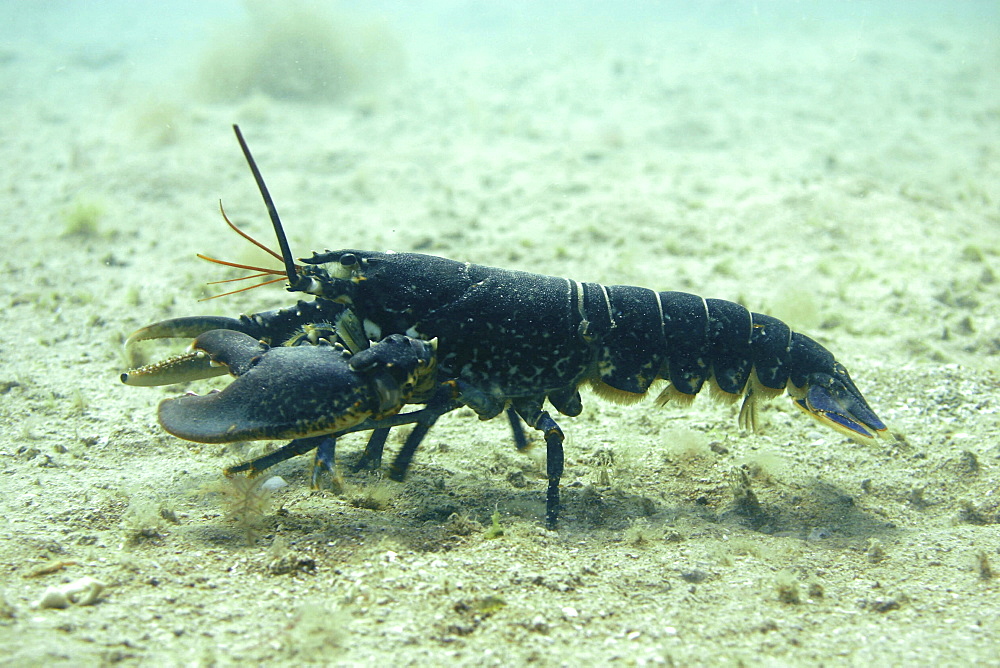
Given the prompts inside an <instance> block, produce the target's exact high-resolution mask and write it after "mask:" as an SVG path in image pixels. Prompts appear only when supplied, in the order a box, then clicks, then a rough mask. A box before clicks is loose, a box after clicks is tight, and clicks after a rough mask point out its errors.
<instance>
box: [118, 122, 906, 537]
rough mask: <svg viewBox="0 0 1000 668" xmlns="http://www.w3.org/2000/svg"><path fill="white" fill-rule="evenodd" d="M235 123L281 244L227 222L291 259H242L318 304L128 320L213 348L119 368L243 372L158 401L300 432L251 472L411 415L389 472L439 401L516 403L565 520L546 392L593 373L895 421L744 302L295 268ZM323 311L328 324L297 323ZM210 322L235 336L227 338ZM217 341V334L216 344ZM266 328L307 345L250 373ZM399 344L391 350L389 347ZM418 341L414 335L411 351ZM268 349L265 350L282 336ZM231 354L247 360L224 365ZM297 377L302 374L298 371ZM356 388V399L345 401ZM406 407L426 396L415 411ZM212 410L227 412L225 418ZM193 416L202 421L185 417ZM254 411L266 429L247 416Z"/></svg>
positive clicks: (489, 409)
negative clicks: (233, 315)
mask: <svg viewBox="0 0 1000 668" xmlns="http://www.w3.org/2000/svg"><path fill="white" fill-rule="evenodd" d="M233 128H234V131H235V132H236V136H237V140H238V141H239V144H240V147H241V149H242V150H243V154H244V157H245V158H246V160H247V163H248V164H249V166H250V170H251V172H252V173H253V175H254V179H255V180H256V182H257V186H258V188H259V190H260V192H261V196H262V197H263V199H264V202H265V205H266V206H267V209H268V213H269V216H270V218H271V222H272V225H273V228H274V231H275V235H276V236H277V240H278V245H279V248H280V253H278V252H275V251H270V250H269V249H267V248H266V247H265V246H264V245H263V244H261V243H260V242H257V241H256V240H254V239H252V238H250V237H249V236H248V235H246V234H245V233H243V232H242V231H240V230H239V229H238V228H236V226H235V225H233V224H232V223H231V222H230V221H229V220H228V218H226V222H227V223H228V224H229V225H230V227H232V228H233V229H234V230H236V231H237V232H238V233H239V234H241V235H243V236H244V237H245V238H247V239H249V240H250V241H252V242H253V243H255V244H257V245H258V246H260V247H262V248H265V250H268V252H271V253H272V255H274V256H275V257H276V258H278V259H280V261H281V262H282V263H283V265H284V271H277V270H266V269H259V268H256V267H242V268H244V269H252V270H257V271H260V272H261V273H259V274H255V276H256V277H259V276H262V275H265V274H276V275H277V276H278V278H274V279H271V280H268V281H266V282H265V283H262V284H266V283H270V282H275V281H279V280H287V290H288V291H290V292H296V293H303V294H307V295H311V296H312V297H314V301H312V302H300V303H299V304H298V306H297V307H295V308H294V309H291V310H279V311H274V312H268V313H266V314H258V315H256V316H242V317H241V318H240V319H239V320H235V319H229V318H198V317H194V318H179V319H175V320H173V321H169V320H168V321H164V322H161V323H157V324H154V325H151V326H149V327H147V328H144V329H142V330H139V332H136V333H135V334H133V335H132V336H131V337H130V338H129V340H128V342H127V344H126V345H127V346H131V345H134V344H135V343H136V342H138V341H140V340H144V339H148V338H160V337H168V336H198V337H199V338H198V339H196V344H195V348H196V349H199V350H200V351H201V352H200V354H202V355H204V354H206V345H207V346H208V348H209V349H207V355H208V358H209V362H208V364H206V363H205V361H204V360H199V359H196V358H197V354H194V353H193V354H191V355H189V356H188V357H187V358H185V359H184V360H182V363H181V365H180V366H181V367H183V368H182V369H181V370H178V369H179V368H180V367H179V366H178V364H177V363H170V364H166V365H152V366H150V367H145V368H143V369H140V370H138V371H135V372H130V373H128V374H123V376H122V379H123V381H125V382H127V383H130V384H164V383H169V382H177V381H178V380H182V379H184V380H186V379H192V378H197V377H203V375H204V374H207V373H208V372H209V369H210V365H211V364H212V363H216V364H218V363H220V362H221V363H222V364H223V365H224V366H226V368H228V369H229V370H230V371H231V372H234V375H237V376H238V378H237V381H236V382H235V383H234V384H233V386H230V387H229V388H226V390H223V391H222V392H221V393H219V397H220V399H219V400H216V401H215V403H214V404H212V405H211V406H209V404H207V403H199V400H200V401H201V402H204V401H205V398H190V399H186V398H181V399H167V400H165V401H164V402H163V404H161V407H160V422H161V424H163V426H164V427H165V428H166V429H167V431H170V432H171V433H174V434H176V435H178V436H180V437H182V438H187V439H190V440H199V441H202V440H208V441H209V442H219V441H234V440H242V439H247V438H265V437H267V438H271V437H273V438H288V437H290V438H293V439H295V440H293V441H292V442H291V443H289V444H288V445H286V446H285V447H284V448H281V449H279V450H278V451H276V452H274V453H271V455H267V456H265V457H262V458H259V459H257V460H254V461H253V462H248V463H246V464H241V465H238V466H235V467H230V469H228V470H227V473H235V472H240V471H247V472H250V473H257V472H259V471H261V470H263V469H265V468H267V467H268V466H271V465H273V464H274V463H276V462H278V461H282V460H284V459H288V458H290V457H292V456H295V455H298V454H302V453H305V452H309V451H310V450H312V449H317V457H316V465H315V466H314V468H313V481H314V483H315V480H316V475H317V470H318V469H320V468H328V469H329V468H331V466H332V463H331V462H332V452H333V445H332V443H333V442H335V440H336V438H337V437H339V436H340V435H342V434H345V433H350V432H353V431H363V430H371V431H372V436H371V438H370V440H369V443H368V445H367V446H366V448H365V453H364V455H363V457H362V462H365V463H368V464H371V463H373V462H375V463H379V462H380V461H381V454H382V446H383V444H384V442H385V436H386V434H387V433H388V430H389V429H390V428H393V427H396V426H400V425H403V424H414V425H415V426H414V428H413V430H412V431H411V433H410V434H409V436H408V437H407V439H406V441H405V443H404V445H403V447H402V448H401V450H400V451H399V453H398V454H397V457H396V459H395V461H394V462H393V464H392V466H391V468H390V477H391V478H393V479H396V480H402V479H403V478H404V476H405V474H406V471H407V468H408V467H409V465H410V462H411V461H412V458H413V456H414V454H415V452H416V450H417V447H418V446H419V444H420V442H421V441H422V439H423V438H424V436H425V435H426V434H427V432H428V430H429V429H430V428H431V427H432V426H433V424H434V423H435V422H436V421H437V419H438V418H439V417H440V416H441V415H444V414H445V413H447V412H449V411H452V410H454V409H456V408H458V407H460V406H466V407H469V408H471V409H472V410H473V411H474V412H475V413H476V414H477V415H478V417H479V418H480V419H481V420H488V419H491V418H494V417H496V416H498V415H499V414H500V413H502V412H506V414H507V416H508V418H509V420H510V422H511V425H512V427H513V431H514V439H515V442H516V444H517V445H518V447H523V446H524V445H525V443H526V438H525V437H524V434H523V431H522V429H521V421H522V420H523V421H524V422H525V423H526V424H527V425H528V426H529V427H531V428H533V429H535V430H537V431H540V432H541V433H542V434H543V437H544V440H545V444H546V476H547V487H546V511H545V518H546V524H547V526H548V527H550V528H554V527H555V526H556V522H557V519H558V515H559V509H560V499H559V484H560V479H561V477H562V474H563V463H564V455H563V441H564V434H563V431H562V429H561V428H560V426H559V425H558V424H557V422H556V421H555V420H554V419H553V418H552V416H551V415H550V413H549V412H548V411H546V410H545V409H544V406H543V404H544V402H545V401H546V400H547V401H548V403H549V404H550V405H551V406H552V407H553V408H555V410H556V411H558V412H559V413H561V414H563V415H566V416H569V417H574V416H577V415H579V414H580V412H581V411H582V409H583V405H582V400H581V397H580V392H579V389H580V387H581V386H585V385H589V386H590V387H591V388H592V389H593V390H594V391H595V393H596V394H598V395H599V396H602V397H605V398H609V399H612V400H617V401H621V402H626V403H629V402H633V401H637V400H640V399H642V398H643V397H644V396H646V394H647V392H648V391H649V389H650V388H651V387H652V386H653V384H654V383H656V382H658V381H666V387H665V389H663V390H662V391H661V392H660V393H659V395H658V397H657V403H658V404H659V405H663V404H666V403H667V402H668V401H679V402H684V403H687V402H690V401H692V400H693V399H694V396H695V395H696V394H698V392H700V391H701V389H702V388H703V387H705V386H706V384H707V385H708V386H710V387H712V388H713V390H714V394H715V395H716V396H717V397H719V398H721V399H723V400H727V401H730V402H736V401H739V400H742V405H741V408H740V411H739V419H738V422H739V426H740V427H741V428H742V429H746V430H750V431H753V430H756V429H757V405H758V401H759V400H760V399H768V398H773V397H776V396H778V395H780V394H782V393H784V392H787V393H788V394H789V395H790V397H791V399H792V402H793V404H794V405H795V406H796V407H798V408H799V409H801V410H802V411H804V412H805V413H806V414H807V415H809V416H811V417H812V418H814V419H816V420H817V421H818V422H820V423H822V424H824V425H826V426H827V427H831V428H833V429H834V430H836V431H838V432H840V433H841V434H844V435H846V436H848V437H850V438H852V439H854V440H856V441H859V442H863V443H865V442H871V441H873V440H874V439H876V438H878V437H879V436H881V435H883V434H884V433H885V432H886V431H887V428H886V426H885V424H884V423H883V422H882V421H881V420H880V419H879V418H878V416H877V415H876V414H875V413H874V411H873V410H872V409H871V408H870V407H869V405H868V403H867V402H866V401H865V398H864V397H863V395H862V394H861V392H860V390H858V388H857V386H856V385H855V384H854V382H853V381H852V380H851V377H850V374H849V373H848V371H847V369H846V368H845V367H844V366H843V365H842V364H840V363H839V362H838V361H837V360H836V359H835V358H834V356H833V354H832V353H830V352H829V351H828V350H827V349H826V348H824V347H823V346H822V345H820V344H819V343H817V342H816V341H814V340H813V339H811V338H809V337H808V336H805V335H803V334H800V333H798V332H793V331H792V330H791V329H790V328H789V326H788V325H786V324H785V323H784V322H782V321H780V320H778V319H777V318H773V317H770V316H767V315H762V314H759V313H751V312H750V311H748V310H747V309H746V308H744V307H743V306H741V305H739V304H736V303H734V302H729V301H724V300H720V299H704V298H702V297H699V296H696V295H692V294H687V293H683V292H656V291H653V290H650V289H647V288H641V287H633V286H625V285H610V286H604V285H601V284H598V283H587V282H583V283H582V282H579V281H574V280H570V279H566V278H558V277H553V276H545V275H542V274H535V273H530V272H525V271H515V270H510V269H501V268H496V267H487V266H483V265H477V264H472V263H468V262H458V261H455V260H450V259H447V258H443V257H437V256H431V255H423V254H418V253H396V252H391V251H390V252H376V251H366V250H354V249H345V250H336V251H331V250H326V251H324V252H322V253H316V252H314V253H313V255H312V256H311V257H308V258H302V259H300V260H299V262H301V263H302V264H296V262H295V261H293V260H292V254H291V251H290V249H289V247H288V242H287V239H286V238H285V234H284V230H283V227H282V225H281V221H280V219H279V217H278V214H277V210H276V208H275V206H274V203H273V201H272V199H271V197H270V194H269V192H268V190H267V187H266V185H265V183H264V180H263V178H262V176H261V174H260V171H259V169H258V167H257V164H256V162H255V161H254V159H253V157H252V155H251V153H250V150H249V147H248V146H247V144H246V142H245V140H244V139H243V136H242V133H241V132H240V130H239V128H238V127H237V126H233ZM223 217H225V213H224V212H223ZM202 257H203V258H204V259H208V260H211V261H213V262H219V263H221V264H229V265H230V266H240V265H232V263H226V262H224V261H219V260H215V259H213V258H207V257H205V256H202ZM248 278H249V277H248ZM227 294H228V293H227ZM317 325H321V330H322V333H321V335H319V336H318V335H316V334H315V333H314V334H313V335H312V337H311V338H310V336H309V335H306V334H303V331H305V330H308V329H309V328H310V327H315V326H317ZM216 329H222V330H226V331H229V332H230V333H229V334H226V335H219V336H216V335H215V334H213V330H216ZM233 332H235V333H236V334H239V335H240V336H239V337H237V336H236V335H235V334H233ZM362 332H363V333H362ZM210 335H211V336H210ZM206 337H208V338H209V339H212V340H211V341H209V342H207V344H206V342H205V341H203V339H205V338H206ZM324 337H325V338H324ZM216 338H218V339H219V340H218V341H216V340H214V339H216ZM254 338H261V339H265V340H272V339H273V340H277V341H278V343H279V344H284V343H287V342H291V343H309V344H313V345H305V346H303V345H294V346H291V349H292V351H293V352H292V353H289V354H287V362H283V363H282V364H279V365H266V368H263V365H261V364H258V365H257V366H256V367H255V368H254V369H253V370H250V371H246V370H245V368H244V367H245V361H246V360H244V359H243V358H244V357H246V355H248V354H249V355H250V356H251V357H252V356H253V354H252V353H245V352H244V348H253V346H251V345H250V344H249V342H248V341H247V340H246V339H251V340H253V339H254ZM237 339H238V340H237ZM318 339H323V340H325V341H326V343H325V347H327V348H333V349H337V346H340V347H341V348H343V350H342V351H341V358H342V361H341V362H339V363H332V364H330V365H329V366H331V367H332V368H333V369H335V371H331V372H329V375H328V370H327V367H325V366H314V364H315V362H314V360H313V358H312V356H307V355H306V354H305V353H304V352H300V351H304V350H308V349H309V348H310V347H315V345H314V344H315V343H316V340H318ZM331 341H332V342H333V344H331V343H330V342H331ZM369 342H371V343H370V345H369ZM389 342H392V345H393V350H392V352H391V353H390V351H389V350H383V349H382V347H383V346H385V345H386V344H387V343H389ZM406 342H409V343H408V345H409V349H406V350H405V352H404V348H405V346H406V345H407V344H406ZM426 342H434V345H433V347H432V349H431V350H428V349H424V348H422V347H421V345H420V344H422V343H424V344H426ZM199 347H200V348H199ZM265 347H266V346H265ZM280 347H287V346H280ZM349 349H353V350H349ZM234 351H235V352H234ZM257 352H258V353H260V354H258V357H260V358H261V359H263V360H267V359H268V357H267V356H269V355H275V353H276V352H277V349H268V350H267V351H263V349H259V350H258V351H257ZM345 354H346V355H347V357H344V355H345ZM363 354H365V355H367V356H368V357H369V358H370V359H371V360H374V361H376V362H378V363H381V364H382V366H383V367H386V366H388V367H389V368H392V366H393V365H402V366H403V367H405V369H407V370H408V371H407V373H404V374H403V376H406V378H405V379H404V381H405V382H402V383H399V381H395V380H394V381H392V382H394V383H398V384H397V385H396V386H395V387H396V389H395V390H394V391H392V392H388V393H386V392H381V391H379V390H378V389H377V388H376V389H373V386H372V384H371V383H370V382H369V380H368V378H367V377H366V376H367V373H368V372H366V371H364V370H363V367H364V365H355V364H354V363H353V361H352V360H356V359H357V357H358V356H361V355H363ZM232 357H236V358H240V359H237V360H236V361H230V360H229V359H228V358H232ZM241 362H242V363H241ZM234 368H235V371H234ZM213 373H214V371H213ZM241 374H245V375H241ZM253 374H256V376H253ZM407 374H409V375H407ZM286 375H287V378H289V379H290V378H292V377H296V378H299V377H301V378H302V379H303V380H304V382H302V381H299V380H296V381H294V382H293V381H291V380H287V379H286ZM251 377H253V378H254V379H257V380H258V382H259V381H260V380H264V379H267V380H268V381H269V382H270V383H271V385H269V386H267V389H262V390H260V391H263V392H265V393H274V395H275V396H276V397H279V398H280V399H281V402H280V403H282V405H290V404H294V403H296V402H299V401H302V402H306V403H308V404H309V406H310V410H311V411H313V413H314V414H311V415H310V417H311V418H318V417H320V416H322V417H323V420H316V419H314V420H313V422H314V423H321V424H322V428H321V429H319V430H317V429H313V428H309V429H305V428H302V429H296V428H294V427H293V428H290V429H288V428H281V429H277V428H270V425H271V424H272V423H274V424H277V423H282V424H284V423H283V422H282V418H281V417H280V416H278V415H276V414H274V413H273V411H272V409H271V407H270V404H271V402H270V401H269V399H268V397H262V396H259V395H258V394H256V393H255V392H259V391H248V390H247V389H244V387H242V386H241V387H236V388H235V390H234V386H235V385H237V384H238V383H240V381H242V380H243V379H244V378H251ZM244 385H245V387H246V388H249V387H250V385H249V384H244ZM404 386H405V387H406V389H403V387H404ZM366 388H367V389H366ZM236 390H238V391H236ZM366 392H367V394H366ZM348 396H350V397H352V398H354V402H348V400H347V399H346V398H345V397H348ZM324 401H326V402H327V403H326V404H325V406H324V405H323V402H324ZM182 402H184V403H182ZM356 402H360V403H364V404H365V405H366V406H371V405H373V404H380V408H381V410H357V409H354V408H352V407H353V406H354V403H356ZM196 404H197V410H196ZM406 404H419V405H422V406H423V408H420V409H418V410H414V411H410V412H406V413H403V412H401V410H402V408H403V407H404V405H406ZM213 410H217V411H220V414H224V415H225V417H224V418H220V419H218V420H213V419H212V416H211V413H212V411H213ZM255 420H256V422H255ZM195 422H199V423H200V425H201V426H200V427H198V428H192V427H190V426H189V425H191V424H193V423H195ZM257 422H262V423H265V424H266V425H267V427H256V426H251V425H255V424H257ZM306 422H309V421H306ZM308 426H315V425H313V424H312V423H310V425H308Z"/></svg>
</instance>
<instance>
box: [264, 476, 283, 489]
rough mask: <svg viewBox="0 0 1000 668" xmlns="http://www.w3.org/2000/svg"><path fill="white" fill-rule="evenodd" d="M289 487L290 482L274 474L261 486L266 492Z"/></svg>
mask: <svg viewBox="0 0 1000 668" xmlns="http://www.w3.org/2000/svg"><path fill="white" fill-rule="evenodd" d="M285 487H288V483H287V482H285V479H284V478H282V477H281V476H280V475H273V476H271V477H270V478H268V479H267V480H265V481H264V483H263V484H262V485H261V486H260V488H261V489H262V490H264V491H265V492H277V491H278V490H279V489H284V488H285Z"/></svg>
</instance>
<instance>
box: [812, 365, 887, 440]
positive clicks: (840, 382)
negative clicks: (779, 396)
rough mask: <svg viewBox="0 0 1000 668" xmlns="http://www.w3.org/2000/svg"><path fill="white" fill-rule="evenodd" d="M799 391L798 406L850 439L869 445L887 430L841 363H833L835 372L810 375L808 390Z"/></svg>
mask: <svg viewBox="0 0 1000 668" xmlns="http://www.w3.org/2000/svg"><path fill="white" fill-rule="evenodd" d="M797 389H798V390H799V392H804V394H803V395H802V396H800V397H796V398H793V401H794V402H795V405H796V406H798V407H799V408H801V409H802V410H803V411H804V412H805V413H807V414H808V415H810V416H811V417H813V418H814V419H816V420H817V421H819V422H820V423H822V424H824V425H826V426H828V427H831V428H833V429H836V430H837V431H839V432H840V433H841V434H844V435H845V436H847V437H849V438H852V439H854V440H856V441H859V442H861V443H869V442H871V441H872V440H873V439H875V438H877V437H879V436H882V435H883V433H884V432H885V431H886V426H885V424H884V423H883V422H882V420H880V419H879V418H878V416H877V415H875V412H874V411H873V410H872V409H871V408H870V407H869V406H868V403H867V402H866V401H865V399H864V397H863V396H862V395H861V392H860V391H859V390H858V388H857V387H856V386H855V385H854V382H853V381H852V380H851V377H850V375H848V373H847V369H845V368H844V367H843V366H842V365H841V364H840V363H837V362H835V363H834V364H833V369H832V373H823V372H816V373H813V374H811V375H810V376H809V380H808V382H807V383H806V387H805V388H797Z"/></svg>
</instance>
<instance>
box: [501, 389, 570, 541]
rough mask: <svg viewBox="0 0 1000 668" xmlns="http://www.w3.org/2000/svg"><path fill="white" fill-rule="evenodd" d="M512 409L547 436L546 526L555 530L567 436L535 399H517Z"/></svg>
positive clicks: (529, 424)
mask: <svg viewBox="0 0 1000 668" xmlns="http://www.w3.org/2000/svg"><path fill="white" fill-rule="evenodd" d="M511 407H512V408H513V409H514V411H515V412H516V413H517V414H518V415H519V416H521V418H522V419H523V420H524V421H525V422H527V423H528V426H530V427H532V428H534V429H537V430H538V431H540V432H542V433H543V434H544V435H545V476H546V478H547V479H548V485H547V486H546V489H545V524H546V526H547V527H548V528H549V529H555V528H556V521H557V520H558V519H559V481H560V480H561V479H562V474H563V462H564V455H563V441H564V440H565V436H564V435H563V431H562V429H560V428H559V425H558V424H556V421H555V420H553V419H552V416H551V415H549V414H548V412H547V411H543V410H542V402H541V401H539V400H537V399H533V398H525V399H516V400H514V401H513V402H512V404H511Z"/></svg>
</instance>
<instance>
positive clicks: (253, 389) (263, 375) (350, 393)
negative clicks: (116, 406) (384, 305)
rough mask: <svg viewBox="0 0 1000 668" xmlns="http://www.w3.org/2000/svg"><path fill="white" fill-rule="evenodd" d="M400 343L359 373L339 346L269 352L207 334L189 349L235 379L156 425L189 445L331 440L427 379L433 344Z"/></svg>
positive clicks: (163, 413)
mask: <svg viewBox="0 0 1000 668" xmlns="http://www.w3.org/2000/svg"><path fill="white" fill-rule="evenodd" d="M398 338H399V339H401V341H394V340H393V339H394V337H390V338H389V339H386V340H385V341H383V342H380V343H378V344H375V345H374V346H372V347H371V348H369V349H368V350H366V351H364V353H366V354H368V355H369V356H370V357H371V358H373V361H372V363H371V364H370V365H369V367H368V369H367V370H358V369H356V368H354V367H353V366H352V365H351V360H352V355H351V353H350V352H349V351H348V350H347V349H345V348H344V347H343V346H341V345H329V344H327V343H325V342H323V343H321V344H320V345H315V346H310V345H305V346H292V347H284V346H282V347H277V348H271V347H269V346H267V345H265V344H263V343H260V342H258V341H257V340H255V339H254V338H253V337H251V336H249V335H247V334H244V333H242V332H237V331H233V330H213V331H209V332H205V333H204V334H201V335H200V336H198V338H196V339H195V341H194V343H193V344H192V347H193V349H194V350H195V351H196V352H201V353H202V354H203V355H205V356H207V357H208V358H209V360H210V361H211V363H213V364H220V365H222V366H223V367H224V368H225V369H227V370H228V371H229V373H231V374H232V375H234V376H236V379H235V380H234V381H233V382H232V383H231V384H230V385H229V386H228V387H226V388H225V389H224V390H222V391H221V392H213V393H211V394H207V395H204V396H197V395H187V396H183V397H178V398H175V399H165V400H164V401H162V402H161V403H160V407H159V420H160V424H161V425H162V426H163V428H164V429H165V430H166V431H167V432H169V433H171V434H173V435H174V436H177V437H179V438H183V439H186V440H189V441H196V442H199V443H232V442H234V441H244V440H255V439H298V438H305V437H309V436H318V435H321V434H330V433H334V432H338V431H342V430H344V429H348V428H349V427H352V426H354V425H357V424H359V423H361V422H363V421H364V420H366V419H368V418H369V417H374V418H376V419H377V418H381V417H385V416H389V415H393V414H395V413H397V412H398V411H399V410H400V409H401V408H402V407H403V405H404V404H405V403H406V402H407V401H408V400H409V399H411V397H412V395H413V393H414V391H415V390H416V389H417V388H422V387H424V386H426V384H427V381H428V379H430V380H432V379H433V373H434V359H435V358H434V346H433V344H432V343H427V342H423V341H417V340H416V339H409V338H407V337H403V336H399V337H398ZM404 348H405V351H404V350H403V349H404Z"/></svg>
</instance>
